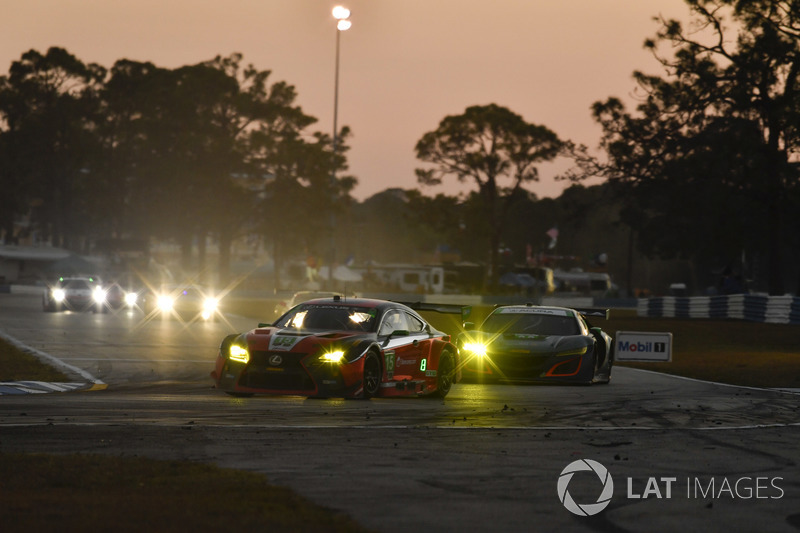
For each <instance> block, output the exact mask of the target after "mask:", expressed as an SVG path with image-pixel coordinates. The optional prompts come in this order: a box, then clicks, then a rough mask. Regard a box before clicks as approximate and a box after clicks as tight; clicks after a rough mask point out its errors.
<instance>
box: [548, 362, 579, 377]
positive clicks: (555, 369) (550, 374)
mask: <svg viewBox="0 0 800 533" xmlns="http://www.w3.org/2000/svg"><path fill="white" fill-rule="evenodd" d="M577 361H578V368H577V369H575V372H571V373H569V374H559V373H558V367H560V366H563V365H568V364H570V363H574V362H575V359H570V360H569V361H563V362H561V363H558V364H557V365H553V366H552V368H550V370H548V371H547V373H546V374H545V376H548V377H556V376H557V377H569V376H577V375H578V372H580V371H581V366H582V365H583V359H581V358H577Z"/></svg>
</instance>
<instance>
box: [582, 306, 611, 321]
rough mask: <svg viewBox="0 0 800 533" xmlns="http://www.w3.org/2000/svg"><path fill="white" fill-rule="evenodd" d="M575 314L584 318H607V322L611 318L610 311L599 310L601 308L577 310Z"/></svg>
mask: <svg viewBox="0 0 800 533" xmlns="http://www.w3.org/2000/svg"><path fill="white" fill-rule="evenodd" d="M575 312H577V313H580V314H581V315H583V316H584V317H587V316H597V317H601V318H605V319H606V320H608V319H609V317H610V316H611V310H610V309H599V308H587V309H575Z"/></svg>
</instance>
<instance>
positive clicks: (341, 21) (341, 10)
mask: <svg viewBox="0 0 800 533" xmlns="http://www.w3.org/2000/svg"><path fill="white" fill-rule="evenodd" d="M331 13H332V14H333V18H335V19H336V75H335V79H334V86H333V158H334V161H333V165H332V166H331V186H332V187H334V186H335V185H336V149H337V145H338V140H339V138H338V131H337V130H338V128H339V124H338V120H339V35H340V34H341V33H342V32H343V31H347V30H349V29H350V26H352V22H350V10H349V9H347V8H346V7H344V6H336V7H334V8H333V11H332V12H331ZM335 216H336V215H334V214H333V212H331V253H330V262H329V264H328V283H329V284H330V283H331V281H332V280H333V263H334V262H335V260H336V241H335V235H336V232H335V230H334V228H335V226H336V224H335V222H336V221H335Z"/></svg>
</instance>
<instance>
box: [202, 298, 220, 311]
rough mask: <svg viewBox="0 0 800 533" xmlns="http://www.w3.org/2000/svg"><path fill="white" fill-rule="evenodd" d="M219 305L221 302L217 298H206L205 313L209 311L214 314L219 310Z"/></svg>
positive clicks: (204, 302)
mask: <svg viewBox="0 0 800 533" xmlns="http://www.w3.org/2000/svg"><path fill="white" fill-rule="evenodd" d="M217 305H219V300H217V299H216V298H206V299H205V300H204V301H203V311H208V312H209V313H213V312H214V311H216V310H217Z"/></svg>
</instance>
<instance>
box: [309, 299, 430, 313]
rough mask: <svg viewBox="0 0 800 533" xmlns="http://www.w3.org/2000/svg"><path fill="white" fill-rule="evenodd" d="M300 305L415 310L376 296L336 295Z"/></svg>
mask: <svg viewBox="0 0 800 533" xmlns="http://www.w3.org/2000/svg"><path fill="white" fill-rule="evenodd" d="M298 305H331V306H343V305H346V306H348V307H368V308H374V309H378V310H384V309H388V308H400V309H405V310H408V311H411V312H414V311H413V309H411V308H410V307H408V306H406V305H403V304H401V303H398V302H390V301H388V300H378V299H375V298H334V297H330V298H315V299H313V300H308V301H306V302H302V303H301V304H298Z"/></svg>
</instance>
